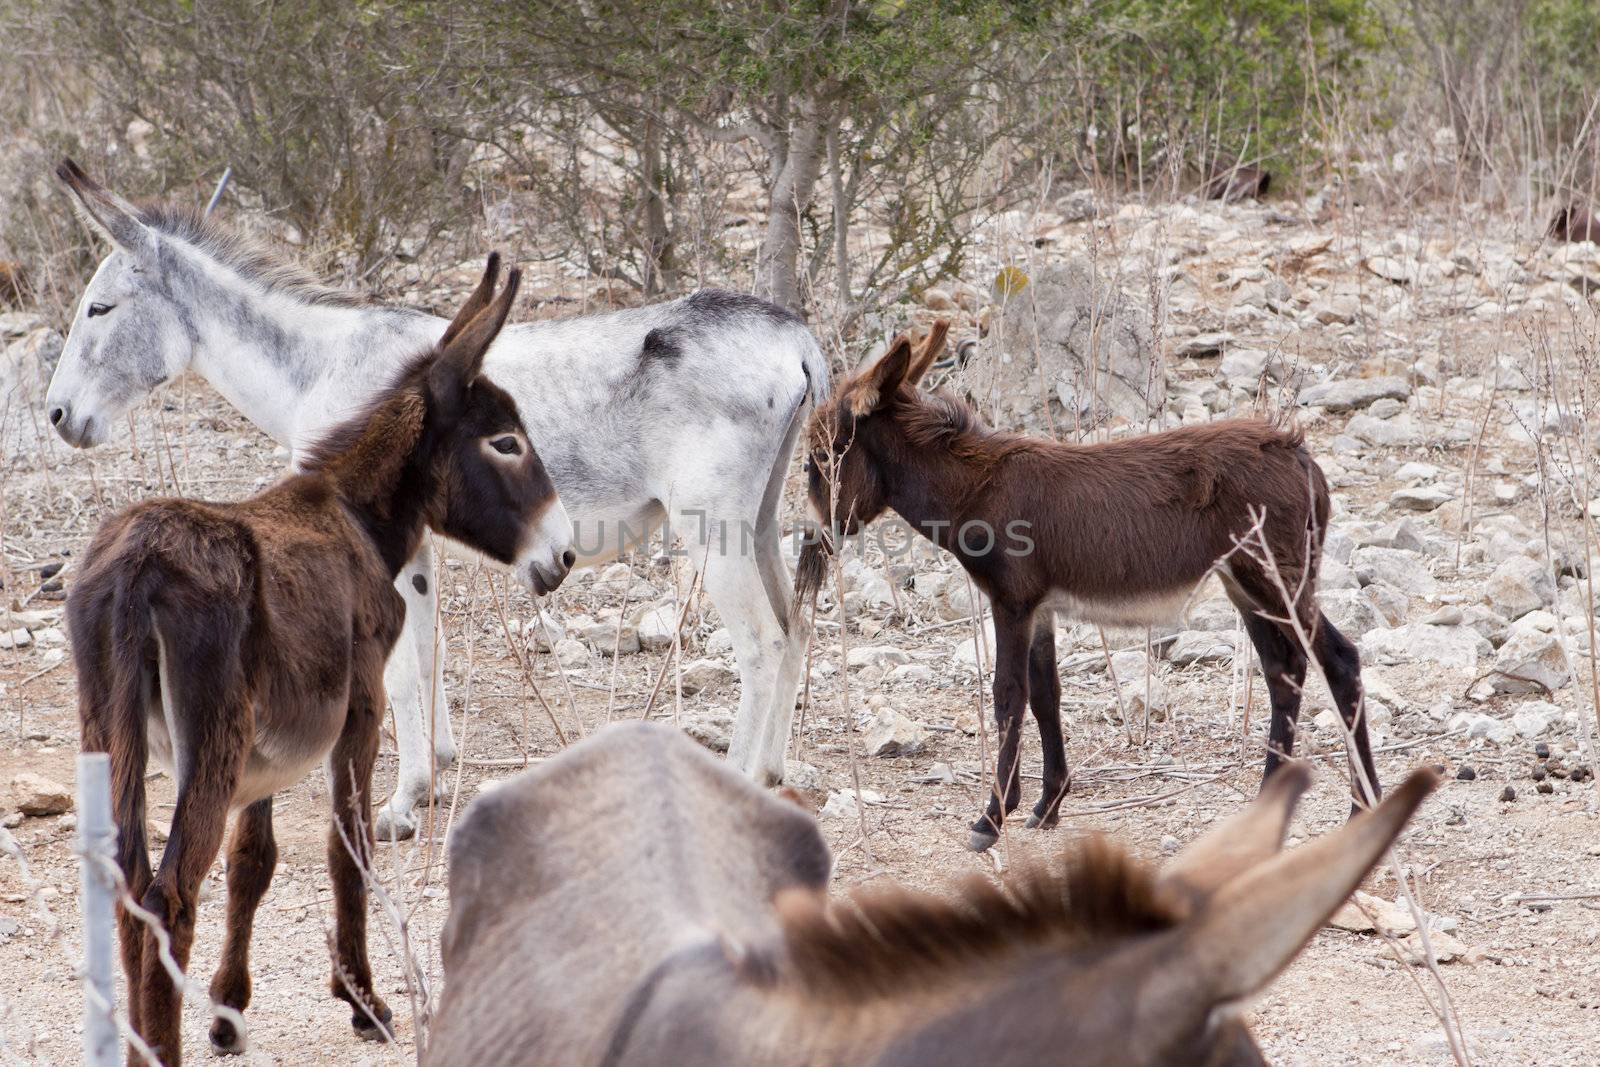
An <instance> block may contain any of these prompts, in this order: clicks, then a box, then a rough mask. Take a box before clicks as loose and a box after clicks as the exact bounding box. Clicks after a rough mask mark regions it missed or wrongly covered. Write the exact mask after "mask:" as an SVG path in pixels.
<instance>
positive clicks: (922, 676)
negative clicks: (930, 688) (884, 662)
mask: <svg viewBox="0 0 1600 1067" xmlns="http://www.w3.org/2000/svg"><path fill="white" fill-rule="evenodd" d="M933 681H934V673H933V668H932V667H929V666H928V665H927V664H925V663H902V664H901V665H900V666H898V667H896V668H895V669H894V670H892V671H890V672H889V682H890V683H891V684H893V685H932V684H933Z"/></svg>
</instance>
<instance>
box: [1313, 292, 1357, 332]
mask: <svg viewBox="0 0 1600 1067" xmlns="http://www.w3.org/2000/svg"><path fill="white" fill-rule="evenodd" d="M1310 314H1311V317H1312V318H1313V319H1315V320H1316V321H1317V322H1320V323H1321V324H1322V325H1324V326H1348V325H1350V324H1351V323H1353V322H1355V321H1356V318H1357V317H1358V316H1360V314H1361V301H1360V300H1358V299H1357V298H1355V297H1353V296H1336V297H1333V298H1332V299H1329V300H1318V301H1316V302H1315V303H1313V304H1312V305H1311V308H1310Z"/></svg>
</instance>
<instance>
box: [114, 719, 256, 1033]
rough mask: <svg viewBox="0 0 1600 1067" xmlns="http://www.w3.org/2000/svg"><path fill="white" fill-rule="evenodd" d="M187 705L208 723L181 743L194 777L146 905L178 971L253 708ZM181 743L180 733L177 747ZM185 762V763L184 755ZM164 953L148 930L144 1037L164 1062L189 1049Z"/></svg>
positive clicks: (186, 784) (179, 995) (182, 792)
mask: <svg viewBox="0 0 1600 1067" xmlns="http://www.w3.org/2000/svg"><path fill="white" fill-rule="evenodd" d="M182 706H183V707H184V708H185V709H186V710H189V711H191V713H192V712H193V711H199V710H203V711H204V713H205V714H206V719H207V721H205V722H196V721H193V720H191V721H190V723H189V730H188V736H187V737H185V738H184V742H182V743H183V744H184V747H185V748H186V749H187V750H188V753H189V762H188V764H187V766H188V767H189V768H190V771H189V775H188V777H187V779H185V780H184V781H182V782H181V783H180V784H179V787H178V803H177V807H176V809H175V810H174V812H173V816H172V830H171V833H170V835H169V836H168V838H167V847H166V851H165V852H163V853H162V856H161V866H160V868H159V869H158V870H157V871H156V875H155V878H154V879H153V880H152V881H151V883H150V885H149V887H148V888H147V889H146V890H145V892H144V897H143V900H142V901H141V902H140V903H141V904H142V905H143V906H144V908H145V910H146V911H149V912H151V913H152V914H154V915H155V917H156V920H157V921H158V922H159V923H160V924H161V926H162V928H163V929H164V930H165V931H166V933H167V937H168V939H169V944H170V946H171V952H172V960H173V962H175V963H176V964H177V965H178V969H179V970H181V971H187V970H188V967H189V949H190V946H191V945H192V944H193V943H194V919H195V911H196V909H197V908H198V906H199V898H200V883H201V882H202V881H203V880H204V879H205V876H206V872H207V871H208V870H210V869H211V864H212V862H213V861H214V860H215V859H216V858H217V853H218V852H219V851H220V850H221V848H222V840H223V837H224V835H225V834H226V831H227V828H228V805H229V803H230V801H231V800H232V798H233V792H234V789H235V787H236V786H237V784H238V781H239V774H240V771H241V770H242V769H243V767H244V761H245V755H246V752H247V750H248V746H249V742H248V735H247V729H248V716H249V706H248V704H246V703H245V702H243V701H241V700H218V701H215V702H206V703H204V704H198V705H196V704H189V703H184V704H183V705H182ZM179 743H180V742H179V741H178V739H176V738H175V739H174V746H175V747H176V746H177V745H178V744H179ZM179 765H180V766H182V765H184V763H183V761H182V759H181V758H180V761H179ZM160 954H161V949H160V944H159V942H158V939H157V937H156V934H155V932H154V931H153V930H146V931H145V934H144V949H143V959H142V960H141V964H142V966H143V970H144V973H143V976H142V979H141V984H142V987H143V988H142V990H141V993H142V997H141V999H142V1001H143V1004H142V1008H141V1010H142V1012H143V1015H142V1018H141V1020H140V1022H141V1024H142V1030H141V1036H143V1037H144V1039H145V1041H146V1042H147V1043H149V1045H150V1047H151V1048H152V1049H154V1050H155V1051H156V1053H157V1054H158V1055H159V1056H160V1058H161V1060H162V1062H164V1063H177V1062H178V1061H179V1059H180V1055H181V1051H182V1046H183V1041H182V1007H183V991H182V990H181V989H180V988H179V987H178V986H177V985H176V984H175V983H174V982H173V980H172V978H171V976H170V975H169V974H168V972H167V968H166V966H165V964H164V963H163V962H162V960H161V955H160Z"/></svg>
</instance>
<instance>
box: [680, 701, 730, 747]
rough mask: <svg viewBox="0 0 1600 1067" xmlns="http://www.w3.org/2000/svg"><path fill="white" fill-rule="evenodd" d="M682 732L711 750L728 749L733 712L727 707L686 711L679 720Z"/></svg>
mask: <svg viewBox="0 0 1600 1067" xmlns="http://www.w3.org/2000/svg"><path fill="white" fill-rule="evenodd" d="M680 721H681V722H682V724H683V732H684V733H686V734H688V735H689V736H690V737H692V738H694V739H695V740H696V741H698V742H700V743H701V744H702V745H704V746H705V747H706V748H709V749H710V750H711V751H713V752H726V751H728V743H729V739H730V738H732V736H733V713H732V712H731V711H729V710H728V709H727V708H705V709H702V710H697V711H686V712H684V714H683V718H682V719H681V720H680Z"/></svg>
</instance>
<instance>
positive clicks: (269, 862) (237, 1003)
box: [211, 797, 278, 1055]
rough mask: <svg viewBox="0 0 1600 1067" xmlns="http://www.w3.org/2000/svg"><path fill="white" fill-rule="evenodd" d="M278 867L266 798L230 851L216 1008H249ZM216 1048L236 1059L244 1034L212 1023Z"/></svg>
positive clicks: (246, 817) (243, 816)
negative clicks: (263, 910)
mask: <svg viewBox="0 0 1600 1067" xmlns="http://www.w3.org/2000/svg"><path fill="white" fill-rule="evenodd" d="M277 865H278V844H277V842H276V841H275V840H274V839H273V836H272V798H271V797H267V798H266V799H265V800H258V801H256V802H255V803H254V804H252V805H250V806H249V807H248V808H245V809H244V810H243V811H241V812H240V813H239V817H238V818H237V819H235V820H234V823H233V842H232V844H231V845H229V846H228V936H227V941H226V943H225V944H224V945H223V949H222V964H221V966H219V967H218V968H217V973H216V975H215V976H214V977H212V979H211V999H212V1001H213V1002H214V1003H217V1004H222V1005H224V1006H226V1007H229V1008H233V1009H234V1010H236V1011H243V1010H244V1009H245V1008H246V1007H247V1006H248V1005H249V1004H250V933H251V930H252V929H253V928H254V926H255V920H256V908H257V907H258V906H259V905H260V904H261V898H262V896H264V895H265V894H266V892H267V886H269V885H271V884H272V872H273V869H274V868H275V867H277ZM211 1047H212V1049H214V1050H215V1051H216V1052H218V1053H219V1054H222V1055H237V1054H239V1053H241V1052H243V1051H244V1049H245V1035H244V1034H242V1033H240V1032H239V1031H238V1030H237V1029H236V1028H235V1027H234V1025H233V1023H231V1022H229V1021H228V1020H226V1019H224V1018H222V1017H220V1016H218V1017H217V1018H215V1019H213V1020H212V1021H211Z"/></svg>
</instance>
